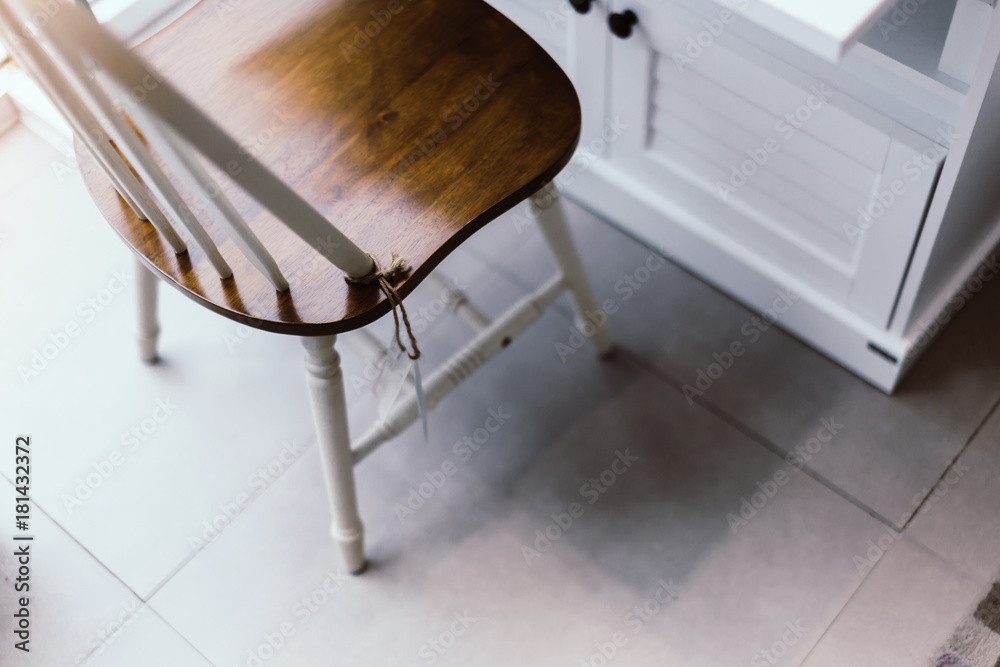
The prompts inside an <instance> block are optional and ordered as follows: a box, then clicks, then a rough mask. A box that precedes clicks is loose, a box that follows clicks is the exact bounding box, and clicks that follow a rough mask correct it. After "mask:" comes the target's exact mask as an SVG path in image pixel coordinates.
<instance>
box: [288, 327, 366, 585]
mask: <svg viewBox="0 0 1000 667" xmlns="http://www.w3.org/2000/svg"><path fill="white" fill-rule="evenodd" d="M336 341H337V337H336V336H319V337H316V338H303V339H302V346H303V347H304V348H305V351H306V358H305V365H306V380H307V381H308V384H309V398H310V401H311V403H312V410H313V419H314V421H315V424H316V439H317V441H318V443H319V453H320V460H321V462H322V466H323V477H324V479H325V481H326V491H327V496H328V498H329V501H330V508H331V510H332V513H333V523H332V525H331V528H330V534H331V535H332V537H333V539H334V542H336V544H337V546H338V548H339V550H340V554H341V559H342V561H343V564H344V567H345V568H346V569H347V570H349V571H350V572H352V573H354V574H359V573H361V572H362V571H363V570H364V569H365V565H366V563H365V556H364V528H363V526H362V524H361V517H360V515H359V514H358V499H357V493H356V491H355V486H354V460H353V457H352V456H351V438H350V434H349V432H348V430H347V402H346V399H345V396H344V376H343V374H342V373H341V370H340V354H338V353H337V351H336V349H334V346H335V344H336Z"/></svg>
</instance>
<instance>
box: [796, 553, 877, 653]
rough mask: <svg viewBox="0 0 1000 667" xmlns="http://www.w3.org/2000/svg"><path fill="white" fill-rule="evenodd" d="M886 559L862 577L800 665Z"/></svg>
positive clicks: (814, 649) (814, 650)
mask: <svg viewBox="0 0 1000 667" xmlns="http://www.w3.org/2000/svg"><path fill="white" fill-rule="evenodd" d="M892 546H895V544H894V545H892ZM890 548H892V547H890ZM885 561H886V559H885V558H884V557H883V558H879V559H878V561H877V562H876V563H875V565H874V567H872V569H871V570H869V571H868V574H866V575H863V576H862V577H861V581H859V582H858V585H857V586H856V587H855V588H854V590H853V591H852V592H851V594H850V596H848V598H847V600H845V601H844V604H843V605H842V606H841V607H840V609H838V610H837V613H836V615H834V617H833V618H832V619H830V622H829V623H828V624H827V626H826V627H825V628H824V629H823V634H821V635H820V636H819V637H818V638H817V639H816V643H814V644H813V645H812V648H810V649H809V652H808V653H806V655H805V657H804V658H802V662H800V663H799V667H802V665H805V664H806V663H807V662H808V661H809V657H810V656H811V655H812V654H813V653H815V652H816V649H817V648H818V647H819V645H820V644H821V643H822V642H823V639H824V638H825V637H826V636H827V634H829V632H830V629H831V628H833V626H834V625H836V624H837V621H838V620H839V619H840V617H841V616H842V615H843V614H844V611H846V610H847V608H848V607H849V606H850V605H851V602H853V601H854V598H856V597H857V596H858V593H860V592H861V589H862V588H864V585H865V582H866V581H868V579H869V578H870V577H871V576H873V575H874V574H875V571H876V570H877V569H879V567H886V566H885V565H884V563H885Z"/></svg>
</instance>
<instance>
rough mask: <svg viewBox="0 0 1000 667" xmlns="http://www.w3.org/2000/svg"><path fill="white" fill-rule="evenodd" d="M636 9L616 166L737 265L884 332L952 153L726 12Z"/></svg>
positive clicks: (658, 4)
mask: <svg viewBox="0 0 1000 667" xmlns="http://www.w3.org/2000/svg"><path fill="white" fill-rule="evenodd" d="M709 6H711V7H714V5H711V4H710V3H709ZM628 8H629V9H632V10H633V11H634V12H635V13H636V14H637V16H638V17H639V24H638V26H637V28H636V30H635V32H634V34H633V35H632V37H630V38H629V39H624V40H621V39H613V40H612V41H611V58H610V60H611V65H610V101H609V108H610V110H611V115H612V117H614V118H618V119H619V120H620V121H621V123H622V124H623V125H624V126H626V127H627V130H626V131H624V132H623V133H622V136H621V138H620V139H619V140H618V141H617V142H616V144H615V145H614V148H613V151H612V154H611V160H612V161H613V162H614V163H615V165H616V166H617V167H618V168H619V169H620V170H621V171H622V172H624V173H626V174H628V176H629V177H630V178H633V179H635V180H637V181H639V182H641V183H642V184H643V185H645V186H647V188H648V189H649V190H651V191H653V192H655V193H656V194H657V196H659V197H662V198H664V199H665V200H667V201H669V202H670V206H671V207H679V208H681V209H682V210H684V211H686V212H687V213H688V214H689V216H687V217H688V218H689V219H690V220H695V221H697V222H694V223H690V224H693V225H695V226H697V227H698V229H695V231H698V232H700V233H702V234H704V235H707V236H710V237H716V238H720V239H723V240H725V242H726V243H727V244H729V245H730V246H732V247H734V248H736V249H737V250H736V251H735V252H736V253H737V254H738V255H739V258H740V259H741V260H742V261H745V262H750V263H752V264H753V265H754V266H756V267H758V268H759V269H761V270H764V271H766V272H768V273H770V274H772V275H773V276H774V277H775V278H776V279H778V280H780V281H782V282H784V283H785V284H788V285H794V284H802V285H806V286H808V287H810V288H813V289H815V290H816V291H817V292H819V293H820V294H822V295H823V296H825V297H827V298H830V299H833V300H835V301H836V302H838V303H841V304H844V305H846V306H848V307H849V308H850V309H851V310H853V311H854V312H855V313H857V314H858V315H859V316H861V317H863V318H864V319H866V320H867V321H869V322H872V323H873V324H877V325H878V326H886V325H887V324H888V322H889V319H890V317H891V314H892V310H893V306H894V304H895V300H896V296H897V294H898V292H899V288H900V285H901V283H902V279H903V277H904V274H905V272H906V267H907V264H908V262H909V258H910V254H911V252H912V249H913V247H914V243H915V240H916V237H917V234H918V232H919V229H920V225H921V222H922V220H923V216H924V213H925V209H926V206H927V202H928V199H929V196H930V193H931V191H932V189H933V185H934V183H935V180H936V177H937V173H938V170H939V167H940V163H941V161H942V160H943V159H944V155H945V150H944V148H943V147H942V146H939V145H937V144H936V143H935V142H932V141H930V140H928V139H926V138H924V137H922V136H920V135H917V134H916V133H915V132H912V131H910V130H908V129H906V128H904V127H902V126H900V125H899V124H897V123H895V122H894V121H892V120H890V119H888V118H886V117H884V116H882V115H880V114H878V113H876V112H874V111H873V110H871V109H870V108H867V107H865V106H863V105H861V104H860V103H858V102H857V101H855V100H852V99H850V98H848V97H846V96H845V95H844V94H842V93H841V92H839V91H837V90H834V89H832V88H831V87H830V86H828V85H826V84H825V83H823V82H821V81H818V80H816V79H812V78H811V77H809V76H807V75H806V74H804V73H802V72H801V71H799V70H797V69H795V68H794V67H793V66H791V65H789V64H788V63H784V62H781V61H779V60H777V59H775V58H774V57H772V56H770V55H768V54H766V53H763V52H761V51H760V50H758V49H756V48H755V47H753V46H751V45H749V44H747V43H745V42H743V41H741V40H739V39H738V38H736V37H735V36H733V35H731V34H729V32H728V31H727V28H728V26H729V25H731V24H732V22H733V21H738V20H743V19H740V18H739V17H736V16H735V15H733V14H731V13H725V11H724V10H719V11H718V12H715V13H710V14H709V15H708V18H706V16H703V15H695V14H693V13H690V12H689V11H688V10H686V9H682V8H681V7H679V6H676V5H674V4H673V3H672V2H670V1H669V0H635V1H630V2H629V3H628ZM622 9H623V8H622V7H618V8H617V10H618V11H621V10H622ZM945 136H946V135H945ZM678 222H680V221H678Z"/></svg>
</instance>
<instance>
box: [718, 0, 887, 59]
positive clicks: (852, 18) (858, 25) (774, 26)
mask: <svg viewBox="0 0 1000 667" xmlns="http://www.w3.org/2000/svg"><path fill="white" fill-rule="evenodd" d="M715 2H717V3H718V4H720V5H723V6H725V7H728V8H729V9H732V10H733V11H735V12H737V13H738V14H742V15H743V16H745V17H746V18H748V19H749V20H751V21H753V22H754V23H757V24H758V25H760V26H761V27H763V28H765V29H767V30H769V31H771V32H773V33H774V34H776V35H779V36H780V37H783V38H785V39H787V40H788V41H789V42H792V43H793V44H796V45H798V46H801V47H802V48H804V49H806V50H807V51H811V52H812V53H815V54H816V55H818V56H820V57H822V58H825V59H827V60H830V61H835V60H837V59H839V58H840V56H841V55H843V53H844V52H845V51H846V50H847V48H848V47H849V46H850V45H851V44H852V43H853V42H854V41H855V40H856V39H857V38H858V36H859V35H861V34H862V33H863V32H864V31H865V30H866V29H867V28H868V27H869V26H871V25H872V24H873V23H874V22H875V21H876V20H878V18H879V17H880V16H881V15H882V14H883V13H884V12H885V11H886V10H888V9H889V8H890V7H891V6H892V4H893V2H892V0H807V1H803V0H715Z"/></svg>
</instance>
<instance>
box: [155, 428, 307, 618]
mask: <svg viewBox="0 0 1000 667" xmlns="http://www.w3.org/2000/svg"><path fill="white" fill-rule="evenodd" d="M315 445H316V440H315V437H313V438H312V439H311V440H310V442H309V444H308V445H306V447H305V451H303V452H302V455H301V456H299V458H298V459H296V460H295V461H292V463H291V464H290V465H289V466H288V467H287V468H285V470H284V471H283V472H282V473H281V474H280V475H278V476H277V477H275V478H274V481H273V482H271V483H270V484H268V485H267V488H266V489H264V490H263V491H261V492H260V493H259V494H258V495H256V496H255V497H254V498H253V499H251V501H250V503H249V504H248V505H247V506H246V507H245V508H244V509H243V510H242V511H241V512H240V513H239V514H237V515H236V518H235V519H230V520H229V523H228V524H226V525H225V526H224V527H223V528H222V529H221V530H219V534H218V535H216V536H215V537H213V538H212V539H211V540H210V541H209V542H208V543H207V544H205V546H203V547H202V548H200V549H198V550H197V551H195V552H194V553H192V554H190V555H189V556H188V557H187V558H185V559H184V560H182V561H181V562H180V563H178V564H177V565H176V566H175V567H174V569H173V570H171V571H170V572H169V573H168V574H167V575H166V576H164V577H163V579H161V580H160V582H159V583H158V584H156V586H154V587H153V588H152V589H151V590H150V591H149V597H147V598H146V599H145V600H144V602H146V603H148V602H149V601H150V600H152V599H153V597H155V596H156V594H157V593H159V592H160V591H161V590H162V589H163V587H164V586H166V585H167V584H168V583H170V581H171V580H172V579H173V578H174V577H176V576H177V575H178V574H180V572H181V570H183V569H184V568H185V567H187V566H188V565H190V564H191V562H192V561H193V560H194V559H195V558H197V557H198V556H199V555H201V553H202V552H204V551H205V550H206V549H208V548H209V547H210V546H211V545H212V544H213V543H214V542H216V541H217V540H218V539H219V538H220V537H222V534H223V533H224V532H225V531H226V530H227V529H228V528H230V527H232V526H233V525H235V524H236V522H237V521H239V520H240V518H241V517H242V516H243V515H244V514H246V513H247V511H248V510H249V509H250V508H251V507H253V506H254V504H256V503H257V502H258V501H259V500H260V499H261V498H263V497H264V496H265V495H266V494H267V493H268V491H270V490H271V489H273V488H274V487H275V486H276V485H277V483H278V482H279V481H280V480H281V478H282V477H284V476H285V475H287V474H288V473H289V472H291V471H292V469H293V468H294V467H295V466H296V465H298V464H299V463H301V462H302V460H303V459H304V458H306V454H307V453H308V452H309V451H310V450H311V449H312V448H313V446H315ZM140 599H142V598H140Z"/></svg>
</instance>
